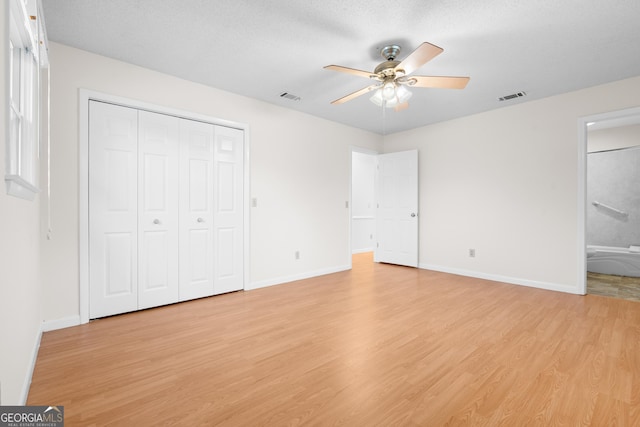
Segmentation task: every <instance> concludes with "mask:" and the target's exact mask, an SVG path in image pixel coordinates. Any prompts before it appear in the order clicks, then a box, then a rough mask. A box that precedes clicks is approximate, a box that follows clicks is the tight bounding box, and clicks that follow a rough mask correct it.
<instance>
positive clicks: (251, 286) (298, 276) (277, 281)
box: [245, 265, 351, 291]
mask: <svg viewBox="0 0 640 427" xmlns="http://www.w3.org/2000/svg"><path fill="white" fill-rule="evenodd" d="M346 270H351V266H350V265H344V266H338V267H332V268H326V269H322V270H316V271H309V272H306V273H301V274H294V275H291V276H284V277H277V278H275V279H268V280H261V281H258V282H252V283H251V284H249V287H247V288H245V290H246V291H250V290H253V289H259V288H266V287H267V286H274V285H281V284H283V283H289V282H295V281H296V280H304V279H310V278H312V277H317V276H324V275H325V274H332V273H338V272H340V271H346Z"/></svg>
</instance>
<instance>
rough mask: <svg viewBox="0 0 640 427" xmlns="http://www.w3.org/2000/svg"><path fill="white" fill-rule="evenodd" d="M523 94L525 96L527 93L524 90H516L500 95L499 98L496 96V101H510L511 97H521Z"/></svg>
mask: <svg viewBox="0 0 640 427" xmlns="http://www.w3.org/2000/svg"><path fill="white" fill-rule="evenodd" d="M523 96H527V93H526V92H516V93H512V94H511V95H505V96H501V97H500V98H498V101H510V100H512V99H516V98H522V97H523Z"/></svg>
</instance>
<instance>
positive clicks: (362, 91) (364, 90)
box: [332, 85, 377, 105]
mask: <svg viewBox="0 0 640 427" xmlns="http://www.w3.org/2000/svg"><path fill="white" fill-rule="evenodd" d="M375 87H377V85H371V86H367V87H365V88H362V89H360V90H357V91H355V92H353V93H350V94H349V95H347V96H343V97H342V98H338V99H336V100H335V101H333V102H332V104H336V105H338V104H344V103H345V102H347V101H351V100H352V99H353V98H357V97H359V96H360V95H364V94H365V93H367V92H369V91H370V90H371V89H373V88H375Z"/></svg>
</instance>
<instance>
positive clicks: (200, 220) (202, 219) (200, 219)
mask: <svg viewBox="0 0 640 427" xmlns="http://www.w3.org/2000/svg"><path fill="white" fill-rule="evenodd" d="M196 221H198V222H204V218H198V219H197V220H196Z"/></svg>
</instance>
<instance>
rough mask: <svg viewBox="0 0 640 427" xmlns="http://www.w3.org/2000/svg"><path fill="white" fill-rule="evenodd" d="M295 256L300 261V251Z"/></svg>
mask: <svg viewBox="0 0 640 427" xmlns="http://www.w3.org/2000/svg"><path fill="white" fill-rule="evenodd" d="M295 256H296V259H300V251H296V254H295Z"/></svg>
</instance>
